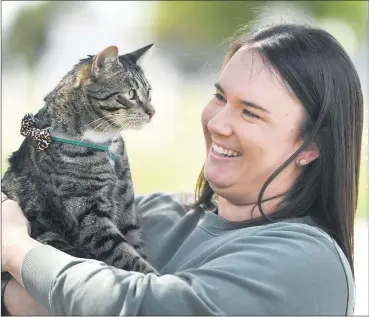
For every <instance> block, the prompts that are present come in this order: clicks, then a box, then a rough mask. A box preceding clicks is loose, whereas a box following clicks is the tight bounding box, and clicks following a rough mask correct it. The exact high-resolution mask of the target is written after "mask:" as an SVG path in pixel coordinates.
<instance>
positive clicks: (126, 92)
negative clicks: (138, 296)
mask: <svg viewBox="0 0 369 317" xmlns="http://www.w3.org/2000/svg"><path fill="white" fill-rule="evenodd" d="M151 46H152V45H148V46H145V47H143V48H141V49H138V50H136V51H134V52H132V53H129V54H125V55H120V56H119V55H118V49H117V47H115V46H111V47H108V48H106V49H105V50H103V51H102V52H100V53H99V54H97V55H95V56H91V55H89V56H88V58H85V59H82V60H80V62H79V63H78V64H76V65H75V66H74V67H73V69H72V70H71V71H70V72H69V73H67V75H66V76H64V78H63V79H62V80H61V82H60V83H59V84H58V85H57V87H56V88H55V89H54V90H53V91H52V92H51V93H49V94H48V95H47V96H46V97H45V99H44V101H45V105H44V106H43V107H42V108H41V109H40V110H39V111H38V113H37V114H35V116H34V117H33V116H32V115H28V116H26V117H25V119H24V120H23V121H22V133H23V134H24V135H26V136H27V137H26V138H25V140H24V141H23V143H22V145H21V146H20V148H19V149H18V150H17V151H16V152H14V153H13V154H12V156H11V157H10V158H9V163H10V166H9V169H8V170H7V172H6V173H5V175H4V178H3V180H2V191H3V192H4V193H5V194H6V195H7V196H8V197H9V198H11V199H13V200H15V201H17V202H18V203H19V204H20V206H21V208H22V210H23V212H24V213H25V215H26V217H27V219H28V220H29V221H30V223H31V236H32V237H33V238H35V239H36V240H38V241H40V242H42V243H44V244H48V245H51V246H53V247H56V248H58V249H60V250H62V251H64V252H66V253H69V254H71V255H73V256H77V257H85V258H93V259H97V260H100V261H104V262H106V263H108V264H109V265H113V266H115V267H118V268H122V269H125V270H129V271H138V272H142V273H155V274H157V272H156V270H155V269H154V268H153V267H152V266H151V265H150V264H149V263H148V262H147V261H146V257H145V254H144V249H143V245H142V243H141V239H140V224H139V219H138V217H137V215H136V213H135V210H134V208H133V201H134V192H133V185H132V180H131V174H130V168H129V162H128V158H127V153H126V148H125V144H124V141H123V139H122V137H121V135H120V132H121V131H122V130H123V129H140V128H142V127H144V126H145V125H146V124H147V123H148V122H149V121H150V120H151V118H152V116H153V114H154V108H153V107H152V105H151V94H150V93H151V87H150V84H149V82H148V81H147V79H146V77H145V75H144V72H143V70H142V68H141V67H140V65H139V60H140V59H141V57H142V56H143V54H144V53H145V52H146V51H147V50H148V49H149V48H150V47H151ZM27 129H28V130H27ZM40 131H41V136H42V135H43V136H45V135H46V137H44V138H42V137H41V138H40ZM49 132H50V135H48V133H49ZM37 135H38V138H37V137H35V136H37ZM37 141H39V143H37ZM2 278H6V277H5V276H4V275H3V276H2Z"/></svg>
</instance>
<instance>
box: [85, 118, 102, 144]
mask: <svg viewBox="0 0 369 317" xmlns="http://www.w3.org/2000/svg"><path fill="white" fill-rule="evenodd" d="M104 123H105V122H101V123H100V124H99V125H97V126H96V127H95V128H94V129H93V130H92V131H91V132H94V131H95V130H96V129H97V128H99V127H100V126H101V125H102V124H104ZM85 139H86V137H83V138H82V140H81V142H83V141H84V140H85Z"/></svg>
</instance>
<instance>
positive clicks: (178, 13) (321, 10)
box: [153, 1, 368, 46]
mask: <svg viewBox="0 0 369 317" xmlns="http://www.w3.org/2000/svg"><path fill="white" fill-rule="evenodd" d="M276 3H278V4H279V5H283V4H284V3H285V4H286V5H288V3H289V4H291V3H293V5H294V6H295V7H297V8H299V7H300V8H301V9H302V10H304V11H305V12H306V13H307V14H310V15H311V16H312V17H313V18H317V19H320V18H330V17H331V18H335V19H342V20H343V21H344V22H347V23H348V24H349V25H350V26H351V27H352V28H353V30H354V31H355V33H356V34H357V35H358V37H359V38H362V37H363V36H367V34H366V33H367V32H365V30H363V25H364V22H365V21H366V19H367V17H368V3H367V1H288V3H287V1H285V2H284V1H159V3H158V8H157V10H156V17H155V18H154V19H153V20H154V25H153V27H154V32H155V35H156V36H157V37H158V39H159V40H163V41H170V42H174V43H175V42H181V43H182V44H184V45H189V46H193V45H201V44H205V45H213V44H215V43H219V42H220V41H222V40H223V39H225V38H229V37H231V36H232V35H233V34H234V33H235V31H237V30H238V29H239V28H240V26H244V25H245V24H247V23H248V22H251V21H253V20H255V19H257V18H258V16H259V14H260V12H261V11H262V8H263V7H264V6H267V5H268V4H271V5H275V4H276ZM287 8H288V7H287ZM287 13H288V12H287Z"/></svg>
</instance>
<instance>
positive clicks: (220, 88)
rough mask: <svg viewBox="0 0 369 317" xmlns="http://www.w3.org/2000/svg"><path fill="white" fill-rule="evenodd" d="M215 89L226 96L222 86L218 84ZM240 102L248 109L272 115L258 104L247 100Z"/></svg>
mask: <svg viewBox="0 0 369 317" xmlns="http://www.w3.org/2000/svg"><path fill="white" fill-rule="evenodd" d="M214 86H215V88H216V89H218V90H219V91H220V92H221V93H222V94H224V95H225V92H224V89H223V88H222V86H221V85H220V84H219V83H218V82H217V83H215V84H214ZM240 102H241V103H242V104H244V105H245V106H247V107H251V108H255V109H258V110H261V111H264V112H266V113H270V111H268V110H266V109H265V108H263V107H262V106H259V105H258V104H256V103H254V102H251V101H247V100H240Z"/></svg>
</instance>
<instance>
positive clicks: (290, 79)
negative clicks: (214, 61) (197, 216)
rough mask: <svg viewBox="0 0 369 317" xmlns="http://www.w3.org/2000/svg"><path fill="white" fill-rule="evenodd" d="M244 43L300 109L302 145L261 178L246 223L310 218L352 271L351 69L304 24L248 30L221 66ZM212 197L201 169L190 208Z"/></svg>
mask: <svg viewBox="0 0 369 317" xmlns="http://www.w3.org/2000/svg"><path fill="white" fill-rule="evenodd" d="M244 45H248V46H250V47H253V48H255V49H256V50H257V51H258V53H259V54H260V55H261V56H262V58H263V60H264V62H265V64H266V65H267V66H268V67H270V69H273V70H275V71H277V73H278V74H279V76H280V77H281V79H282V80H283V82H284V84H285V85H286V87H288V89H289V90H290V91H291V92H292V93H293V94H294V95H295V96H296V97H297V98H298V99H299V100H300V101H301V103H302V104H303V106H304V107H305V112H306V119H305V123H304V124H303V126H302V127H301V133H300V135H301V138H302V139H303V140H304V144H303V145H302V146H301V147H300V148H299V149H298V150H297V151H296V152H295V153H294V154H293V155H292V156H291V157H290V158H289V159H288V160H287V161H286V162H284V163H283V164H282V165H281V166H280V167H279V168H278V169H277V170H276V171H275V172H274V173H273V174H272V175H271V176H270V177H269V178H268V179H267V181H266V182H265V184H264V185H263V187H262V188H261V190H260V192H259V196H258V202H257V206H258V207H259V209H260V212H261V214H262V217H259V218H257V219H253V220H250V223H252V224H263V223H268V222H271V221H280V220H283V219H287V218H291V217H299V216H304V215H310V216H311V217H312V218H313V220H314V221H315V222H316V223H317V224H318V225H319V226H320V227H321V228H323V229H324V230H325V231H326V232H327V233H328V234H329V235H331V236H332V237H333V238H334V239H335V240H336V241H337V243H338V245H339V246H340V247H341V249H342V250H343V252H344V254H345V255H346V257H347V259H348V261H349V263H350V266H351V269H352V272H354V267H353V229H354V215H355V211H356V206H357V199H358V181H359V168H360V157H361V138H362V129H363V96H362V90H361V84H360V80H359V77H358V74H357V72H356V70H355V67H354V66H353V64H352V62H351V60H350V58H349V56H348V55H347V53H346V52H345V50H344V49H343V47H342V46H341V45H340V44H339V43H338V42H337V40H336V39H335V38H334V37H333V36H332V35H330V34H329V33H328V32H326V31H324V30H321V29H318V28H315V27H312V26H306V25H298V24H278V25H274V26H266V27H263V28H260V29H258V30H251V31H250V32H248V33H247V34H245V35H243V36H241V37H240V38H239V39H238V40H236V41H234V42H233V43H232V45H231V47H230V50H229V52H228V54H227V55H226V57H225V63H227V62H228V61H229V60H230V58H231V57H232V56H233V55H234V54H235V53H236V52H237V51H238V50H239V49H240V48H241V47H243V46H244ZM311 142H314V143H315V144H316V145H317V146H318V148H319V151H320V157H319V158H318V159H316V160H315V161H313V162H312V163H310V164H309V165H308V166H306V167H305V168H304V169H303V171H302V173H301V175H300V176H299V178H298V179H297V180H296V182H295V184H294V185H293V187H292V188H291V189H290V191H289V192H288V193H287V194H286V195H285V196H284V198H283V201H282V203H281V204H280V206H279V207H278V210H276V212H275V213H273V214H272V215H269V216H266V215H265V214H264V213H263V210H262V206H261V203H262V202H263V199H262V198H263V194H264V192H265V189H266V188H267V186H268V185H269V184H270V183H271V181H272V180H273V179H274V178H275V177H276V176H277V175H278V174H279V173H280V172H281V171H282V170H283V169H284V168H285V167H286V166H288V165H289V164H291V163H292V162H293V161H294V160H295V159H296V157H297V156H298V154H299V153H300V152H301V151H302V150H303V149H304V147H305V146H306V145H307V144H309V143H311ZM213 196H214V192H213V190H212V189H211V188H210V185H209V183H208V182H207V181H206V179H205V178H204V168H202V170H201V173H200V175H199V178H198V181H197V185H196V197H197V200H196V202H195V204H194V207H197V206H200V205H205V206H207V205H209V204H211V202H212V199H213Z"/></svg>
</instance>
